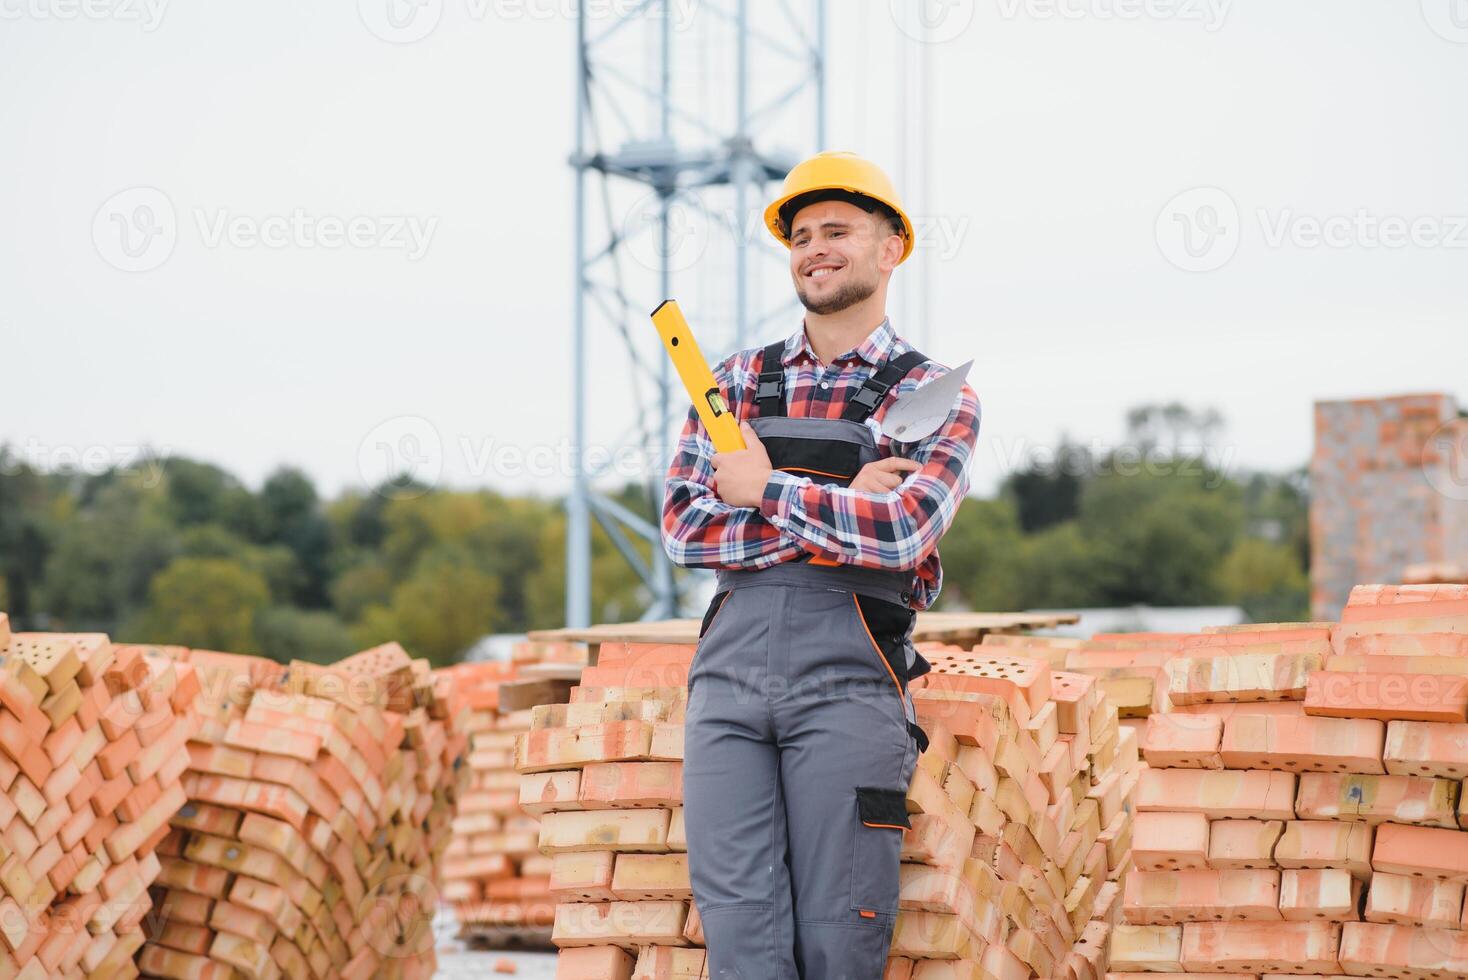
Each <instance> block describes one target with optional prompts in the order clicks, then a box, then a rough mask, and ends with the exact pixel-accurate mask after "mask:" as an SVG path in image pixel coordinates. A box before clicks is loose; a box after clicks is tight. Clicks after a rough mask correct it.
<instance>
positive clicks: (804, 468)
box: [780, 466, 851, 480]
mask: <svg viewBox="0 0 1468 980" xmlns="http://www.w3.org/2000/svg"><path fill="white" fill-rule="evenodd" d="M780 469H782V470H784V471H785V472H787V473H796V472H799V473H814V474H816V475H817V476H830V477H835V478H836V479H838V480H849V479H851V474H850V473H830V472H827V471H826V470H814V469H811V468H810V467H809V466H782V467H780Z"/></svg>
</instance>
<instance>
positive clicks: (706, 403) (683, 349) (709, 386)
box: [652, 299, 744, 453]
mask: <svg viewBox="0 0 1468 980" xmlns="http://www.w3.org/2000/svg"><path fill="white" fill-rule="evenodd" d="M652 322H653V326H655V327H657V328H658V336H660V337H662V338H663V348H664V349H665V350H667V352H668V356H669V357H671V358H672V359H673V367H675V368H677V369H678V377H680V378H682V379H683V387H684V388H686V389H688V397H689V398H690V399H692V400H693V407H694V408H696V409H697V410H698V417H699V418H701V419H703V426H704V428H705V429H708V433H709V438H710V439H712V440H713V441H714V449H716V450H717V451H719V452H721V453H727V452H732V451H734V450H736V449H743V448H744V437H743V436H742V435H740V434H739V420H738V419H736V418H735V417H734V414H733V413H732V412H730V411H729V406H728V403H727V402H725V401H724V393H723V392H721V391H720V390H719V383H718V382H717V381H716V380H714V372H713V371H711V370H709V365H708V362H707V361H705V360H704V359H703V354H702V353H700V352H699V349H698V341H696V340H694V339H693V331H692V330H690V329H689V328H688V321H687V320H685V319H683V311H682V310H680V309H679V308H678V301H677V300H673V299H665V300H663V302H662V303H661V304H660V305H659V306H658V308H657V309H655V310H653V311H652Z"/></svg>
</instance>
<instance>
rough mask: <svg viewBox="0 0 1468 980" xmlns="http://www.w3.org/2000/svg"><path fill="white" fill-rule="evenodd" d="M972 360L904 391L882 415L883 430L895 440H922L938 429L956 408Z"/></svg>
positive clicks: (883, 432)
mask: <svg viewBox="0 0 1468 980" xmlns="http://www.w3.org/2000/svg"><path fill="white" fill-rule="evenodd" d="M973 363H974V362H973V361H972V360H969V361H965V362H964V363H963V364H960V365H959V366H958V367H956V368H954V369H953V370H951V371H949V372H948V373H947V374H945V375H943V376H942V377H940V378H938V379H937V380H935V381H929V382H928V383H927V384H925V385H923V386H922V387H921V388H917V389H916V390H914V391H911V392H909V393H908V394H906V395H903V396H902V397H901V398H899V399H897V401H895V402H893V403H892V407H891V408H889V409H888V410H887V414H886V415H885V416H883V417H882V422H881V427H882V434H883V435H884V436H886V437H887V438H889V439H891V440H892V441H893V442H920V441H922V440H923V439H926V438H927V437H928V436H930V435H932V434H933V433H934V432H937V431H938V428H939V427H940V426H941V425H942V424H943V422H944V421H945V420H946V419H947V418H948V413H949V412H951V411H953V403H954V402H956V401H957V400H958V394H959V392H960V391H961V390H962V389H963V382H964V380H965V379H966V378H967V377H968V369H969V368H971V367H973Z"/></svg>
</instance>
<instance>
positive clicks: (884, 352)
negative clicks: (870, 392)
mask: <svg viewBox="0 0 1468 980" xmlns="http://www.w3.org/2000/svg"><path fill="white" fill-rule="evenodd" d="M896 342H897V331H896V330H894V329H892V319H891V317H883V318H882V322H881V323H879V324H877V326H876V327H875V328H874V329H873V330H872V332H871V333H869V334H867V338H866V339H865V340H863V341H862V342H861V343H859V344H857V345H856V346H855V347H853V348H852V349H851V350H849V351H846V352H845V353H843V354H840V355H838V356H837V357H836V360H837V361H844V360H850V359H852V358H856V359H857V360H862V361H865V362H866V363H868V364H870V365H871V366H872V367H876V366H878V365H879V364H883V363H885V362H886V360H887V358H888V357H889V356H890V355H891V354H892V352H893V347H894V346H895V345H896ZM801 353H805V354H808V355H809V356H810V359H811V360H813V361H817V360H819V358H817V357H816V352H815V348H814V347H812V346H811V345H810V337H809V336H808V335H807V334H806V332H805V323H804V322H803V321H802V323H801V325H800V329H799V330H797V331H796V332H795V333H793V334H791V335H790V337H789V339H787V340H786V341H785V353H784V354H783V355H782V356H781V358H780V363H781V364H784V365H788V364H789V363H790V362H791V361H793V360H795V359H796V358H797V357H799V356H800V355H801Z"/></svg>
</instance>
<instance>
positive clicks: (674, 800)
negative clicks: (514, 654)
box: [516, 637, 1136, 980]
mask: <svg viewBox="0 0 1468 980" xmlns="http://www.w3.org/2000/svg"><path fill="white" fill-rule="evenodd" d="M989 640H990V641H1000V640H1003V641H1006V642H1007V643H1009V644H1010V645H1007V646H1000V645H997V644H996V643H993V642H991V643H986V644H985V645H983V646H980V647H977V648H975V649H974V650H972V651H964V650H961V649H959V648H943V647H937V646H930V645H925V646H924V650H925V653H926V655H927V656H928V657H929V659H930V660H931V661H932V662H933V664H934V668H935V669H934V672H933V673H932V674H930V675H928V676H927V677H925V678H922V679H920V680H919V681H918V682H916V683H915V684H914V687H913V694H914V701H915V703H916V705H917V707H918V713H919V720H920V722H921V723H922V725H923V727H924V728H925V729H926V730H927V732H928V734H929V737H930V740H931V744H930V746H929V748H928V751H927V752H925V753H924V754H923V755H922V756H921V757H920V759H919V762H918V767H917V770H916V772H915V774H914V777H913V781H912V785H911V788H910V791H909V795H908V809H909V811H910V813H911V823H912V829H911V830H908V831H904V832H903V833H904V844H903V862H904V864H903V867H902V892H901V901H900V905H901V912H900V914H899V916H898V919H897V924H896V927H895V930H894V933H893V943H892V949H891V959H890V960H889V962H888V967H887V978H888V980H958V978H962V980H979V978H995V980H1011V978H1013V980H1027V978H1029V977H1031V976H1044V977H1057V978H1077V980H1080V978H1084V980H1093V978H1096V977H1099V976H1100V975H1101V973H1102V972H1104V970H1105V965H1104V958H1105V945H1106V938H1107V934H1108V932H1109V929H1110V923H1111V922H1112V921H1114V920H1115V918H1116V916H1117V915H1118V914H1119V911H1120V903H1119V898H1120V894H1119V892H1120V888H1119V884H1118V883H1117V880H1116V879H1117V878H1119V877H1120V875H1121V874H1122V873H1123V872H1124V871H1125V869H1126V868H1127V867H1128V866H1129V861H1130V853H1129V848H1130V841H1131V807H1130V804H1129V801H1130V795H1131V792H1132V789H1133V786H1134V784H1135V779H1136V775H1135V773H1134V772H1131V773H1129V769H1134V768H1135V757H1136V745H1135V740H1134V738H1133V737H1132V735H1131V733H1130V732H1124V731H1122V730H1121V729H1120V728H1119V727H1118V725H1117V721H1116V715H1115V712H1114V710H1113V709H1111V708H1110V707H1109V706H1108V705H1107V704H1106V702H1105V699H1104V698H1103V697H1102V696H1101V694H1100V690H1099V688H1098V687H1097V685H1096V684H1095V682H1094V681H1093V680H1092V679H1091V678H1088V677H1084V676H1079V675H1074V674H1066V673H1059V672H1052V670H1051V669H1050V661H1051V660H1053V659H1055V658H1058V657H1060V656H1063V655H1064V644H1063V643H1062V644H1061V646H1059V647H1056V646H1055V645H1054V644H1051V643H1047V642H1045V641H1041V640H1039V639H1030V638H1021V637H1009V638H999V637H990V638H989ZM693 649H694V648H693V647H692V646H687V645H638V644H611V643H606V644H602V646H601V654H600V659H599V661H598V665H597V666H595V667H589V668H587V669H586V670H585V671H584V672H583V675H582V682H581V685H580V686H579V687H577V688H574V689H573V690H572V692H571V703H569V704H565V705H543V706H540V707H537V708H535V709H534V713H533V717H532V727H531V730H530V731H529V732H528V733H526V734H525V735H524V736H523V737H522V738H521V739H520V740H519V741H518V742H517V746H516V760H517V768H518V769H519V771H520V772H521V773H522V781H521V784H520V802H521V805H522V806H523V807H524V808H525V809H526V810H528V811H531V812H535V813H540V814H541V829H540V846H541V849H542V850H543V851H544V852H545V853H547V854H549V855H550V856H551V858H552V866H551V890H552V892H553V894H555V895H556V897H557V898H558V899H559V901H560V904H559V905H558V906H557V908H556V918H555V929H554V934H553V941H554V942H555V944H556V945H557V946H559V947H561V952H560V956H559V962H558V973H557V976H558V978H560V980H629V978H632V977H636V978H638V980H642V978H653V977H670V978H671V977H688V978H695V977H700V976H706V973H705V962H704V953H703V950H702V948H701V945H702V942H703V935H702V931H701V928H700V924H699V920H698V914H697V910H696V908H694V907H693V904H692V901H691V892H690V888H689V882H688V866H687V854H686V842H685V840H686V839H685V837H684V833H683V820H682V812H683V811H682V771H681V770H682V764H681V760H682V757H683V717H684V709H685V706H686V684H687V671H688V666H689V663H690V662H691V660H692V656H693Z"/></svg>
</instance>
